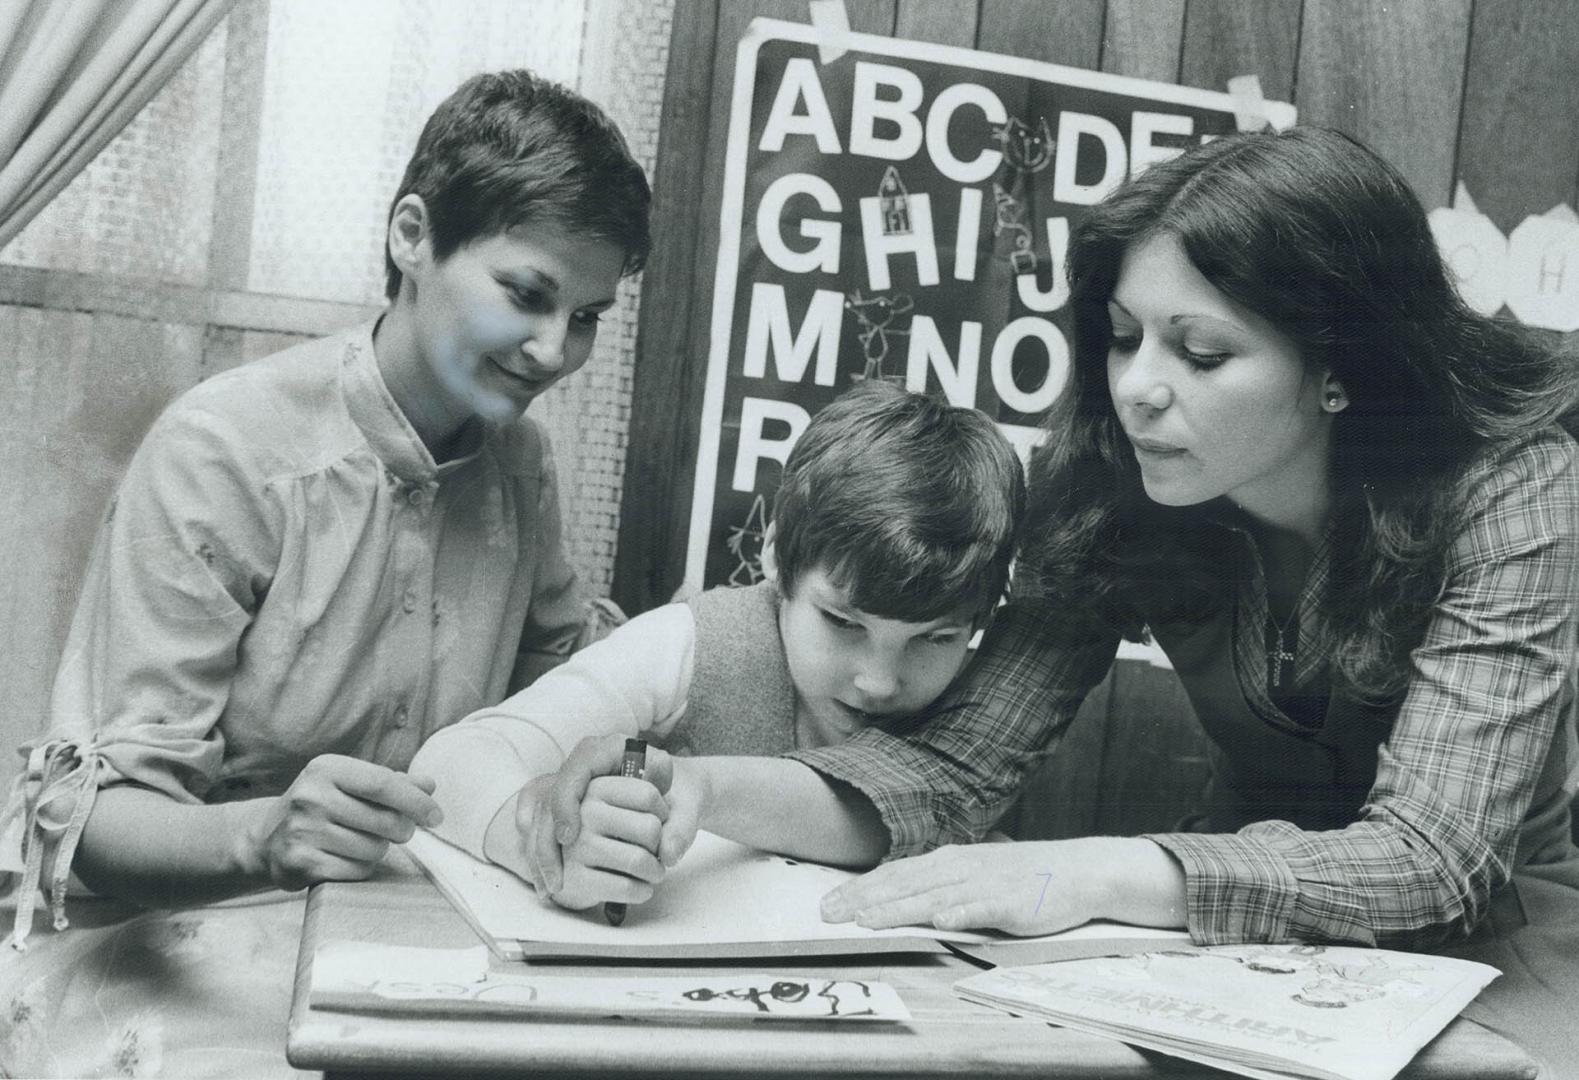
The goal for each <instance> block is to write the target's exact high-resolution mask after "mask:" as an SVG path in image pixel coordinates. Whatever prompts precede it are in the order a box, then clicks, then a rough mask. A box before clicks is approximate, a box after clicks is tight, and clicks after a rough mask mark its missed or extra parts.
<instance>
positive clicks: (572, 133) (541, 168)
mask: <svg viewBox="0 0 1579 1080" xmlns="http://www.w3.org/2000/svg"><path fill="white" fill-rule="evenodd" d="M407 195H418V196H421V198H422V202H423V205H424V206H425V207H426V208H427V214H428V228H429V230H430V235H431V237H432V244H433V256H434V258H435V259H437V260H439V261H442V260H444V259H446V258H448V257H449V256H450V255H452V254H454V253H455V251H456V250H458V249H459V248H460V247H462V246H463V245H465V244H467V243H470V242H471V241H473V240H478V239H485V238H487V237H490V236H495V235H498V234H499V233H502V232H504V231H506V230H507V229H510V228H513V227H515V226H517V225H524V224H528V223H534V222H535V223H543V224H551V225H557V226H560V227H562V228H566V229H569V230H571V231H573V232H576V233H582V234H585V235H586V236H588V237H590V238H594V239H597V240H606V241H608V242H610V243H612V244H614V245H615V246H617V247H619V248H620V249H621V250H622V251H624V252H625V272H626V273H627V274H631V273H635V272H636V271H638V270H640V269H641V268H642V266H643V265H644V264H645V262H646V260H647V251H648V247H649V244H650V237H649V225H648V214H649V209H650V206H651V202H652V194H651V191H650V189H649V188H648V186H647V177H646V175H645V174H644V173H643V172H642V168H641V166H640V165H639V164H637V163H636V160H635V159H634V158H633V157H631V153H630V150H629V149H628V148H627V147H626V145H625V139H624V137H623V136H622V135H621V134H620V132H619V128H617V127H615V125H614V122H613V121H612V120H610V119H609V118H608V116H607V115H605V114H604V112H603V110H601V109H599V108H598V107H597V106H596V105H594V104H593V103H592V102H590V101H588V100H587V99H586V98H584V97H582V96H581V95H580V94H577V93H575V92H574V91H572V90H567V89H566V88H565V87H563V86H560V85H559V84H558V83H554V82H550V81H548V80H547V79H541V78H539V77H537V76H536V75H533V74H532V73H531V72H529V71H500V72H494V73H491V74H484V75H475V76H473V77H472V78H470V79H467V80H466V81H465V82H464V83H462V84H461V85H460V87H459V88H458V89H457V90H456V91H455V92H454V93H452V94H451V95H450V96H449V97H447V98H445V99H444V101H442V102H441V103H440V104H439V106H438V108H436V109H435V110H433V115H432V116H430V117H429V118H428V122H427V124H426V125H424V126H423V129H422V135H421V137H420V138H418V140H417V148H416V150H414V151H413V152H412V155H411V160H410V162H408V163H407V165H406V174H405V176H404V177H403V178H402V179H401V181H400V187H399V189H397V190H396V192H395V197H394V199H393V200H391V202H390V207H389V216H390V218H393V216H394V212H395V206H396V205H397V204H398V203H399V202H400V200H401V199H403V198H405V197H406V196H407ZM400 278H401V273H400V269H399V268H398V267H397V266H395V263H394V260H393V259H391V258H390V257H389V253H388V252H387V251H386V252H385V254H384V292H385V294H386V295H387V296H388V297H389V299H391V300H393V299H394V298H395V297H396V296H397V295H398V294H399V292H400Z"/></svg>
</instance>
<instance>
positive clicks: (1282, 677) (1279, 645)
mask: <svg viewBox="0 0 1579 1080" xmlns="http://www.w3.org/2000/svg"><path fill="white" fill-rule="evenodd" d="M1266 629H1267V649H1266V684H1267V690H1268V691H1269V692H1276V691H1284V692H1286V691H1289V690H1292V689H1293V687H1294V674H1295V666H1294V665H1295V659H1296V658H1295V653H1294V650H1295V649H1297V648H1298V647H1299V604H1298V603H1295V605H1294V609H1293V610H1292V611H1290V612H1289V613H1288V618H1287V619H1286V620H1285V621H1284V623H1283V625H1282V626H1279V625H1278V624H1277V620H1276V619H1274V618H1273V617H1272V605H1271V602H1270V601H1269V602H1268V603H1267V612H1266ZM1290 631H1292V634H1291V633H1290Z"/></svg>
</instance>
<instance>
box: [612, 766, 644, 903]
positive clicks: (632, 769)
mask: <svg viewBox="0 0 1579 1080" xmlns="http://www.w3.org/2000/svg"><path fill="white" fill-rule="evenodd" d="M646 771H647V743H646V741H645V740H642V739H626V740H625V756H624V757H623V758H621V759H620V775H621V776H631V777H635V778H636V779H637V780H640V779H641V778H642V774H643V773H645V772H646ZM603 917H604V918H605V919H607V920H608V921H609V925H610V926H618V925H619V924H620V923H622V922H624V921H625V905H624V904H622V903H620V902H619V901H618V900H610V901H608V902H607V903H605V904H604V905H603Z"/></svg>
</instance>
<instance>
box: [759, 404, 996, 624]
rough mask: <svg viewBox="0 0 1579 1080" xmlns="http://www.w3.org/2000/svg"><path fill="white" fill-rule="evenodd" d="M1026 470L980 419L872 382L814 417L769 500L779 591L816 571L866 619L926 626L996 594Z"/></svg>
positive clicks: (981, 606)
mask: <svg viewBox="0 0 1579 1080" xmlns="http://www.w3.org/2000/svg"><path fill="white" fill-rule="evenodd" d="M1024 509H1025V476H1024V471H1023V469H1022V467H1021V465H1020V461H1019V458H1017V457H1016V456H1015V453H1014V450H1013V449H1012V448H1011V447H1010V445H1009V442H1008V440H1007V439H1005V438H1004V436H1003V435H1002V433H1001V432H999V431H998V429H997V428H996V427H995V426H994V425H993V422H992V421H991V420H989V419H988V418H987V416H986V415H985V414H983V413H981V412H979V411H977V410H975V409H968V408H962V407H959V406H954V405H949V404H947V403H946V402H942V401H938V400H936V399H934V398H931V397H928V396H926V395H923V394H914V393H909V392H907V391H905V390H902V389H900V388H899V387H897V386H895V385H893V384H891V383H887V382H883V381H880V380H869V381H867V382H864V383H861V384H859V385H857V386H856V387H855V388H854V389H852V390H850V391H848V392H846V393H845V394H843V395H841V396H840V397H838V398H836V399H835V400H834V401H833V402H831V403H830V404H829V405H827V406H826V407H824V408H823V409H822V410H821V411H820V412H818V413H817V414H816V416H814V417H813V418H812V421H811V423H810V424H809V425H808V426H807V428H806V430H805V432H804V433H803V434H802V435H801V437H800V439H799V440H798V441H797V442H796V443H795V446H794V449H792V450H791V451H790V455H789V460H788V461H787V462H786V463H785V466H784V478H783V481H782V482H781V483H780V486H779V491H778V496H777V498H776V499H775V500H774V504H773V523H774V537H775V538H774V554H775V557H776V562H777V564H778V575H779V578H778V580H779V588H780V589H781V590H782V591H783V593H784V595H786V596H790V595H793V594H794V590H795V583H796V580H797V579H798V578H799V576H800V575H801V574H803V573H806V572H807V571H809V570H811V569H813V568H816V567H821V568H822V569H823V570H824V571H825V572H826V573H827V574H828V575H829V577H830V579H831V580H832V581H833V582H834V583H835V584H837V585H838V586H840V587H841V588H843V589H845V590H847V591H848V593H849V597H850V603H851V604H852V605H854V606H855V607H856V608H858V609H860V610H861V611H863V612H866V613H867V614H870V615H876V616H878V617H880V618H888V619H899V620H903V621H905V622H930V621H931V620H933V619H938V618H942V617H943V616H945V615H948V614H949V613H951V612H953V611H956V610H958V609H959V608H960V607H961V606H962V605H969V606H970V608H971V609H972V611H973V612H974V617H973V621H974V622H975V623H976V624H977V625H980V624H981V623H983V622H984V621H985V620H986V617H987V616H988V615H989V614H991V612H992V609H993V608H994V607H995V606H996V605H997V603H998V601H999V599H1000V598H1001V597H1002V596H1003V591H1004V588H1005V586H1006V585H1007V583H1008V576H1009V564H1010V561H1011V560H1012V559H1013V556H1014V544H1015V540H1016V537H1017V533H1018V530H1019V524H1020V518H1021V516H1022V514H1023V512H1024Z"/></svg>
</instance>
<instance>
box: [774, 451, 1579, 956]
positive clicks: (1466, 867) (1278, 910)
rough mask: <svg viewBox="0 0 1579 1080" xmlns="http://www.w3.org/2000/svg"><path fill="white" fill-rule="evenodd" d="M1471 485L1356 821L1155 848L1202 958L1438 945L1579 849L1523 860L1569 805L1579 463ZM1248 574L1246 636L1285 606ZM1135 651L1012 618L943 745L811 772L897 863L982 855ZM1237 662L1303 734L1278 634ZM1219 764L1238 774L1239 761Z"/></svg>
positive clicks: (1321, 643)
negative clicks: (1288, 945)
mask: <svg viewBox="0 0 1579 1080" xmlns="http://www.w3.org/2000/svg"><path fill="white" fill-rule="evenodd" d="M1473 470H1474V473H1475V474H1476V475H1475V476H1474V477H1473V481H1474V482H1473V486H1472V491H1473V494H1472V495H1471V497H1470V499H1469V501H1468V505H1467V506H1466V507H1465V510H1464V519H1465V526H1464V528H1463V530H1462V532H1461V533H1460V534H1459V536H1458V538H1457V540H1456V541H1455V542H1454V544H1453V545H1452V548H1451V550H1450V552H1449V556H1448V567H1447V570H1448V579H1447V587H1446V588H1445V590H1444V591H1443V593H1442V596H1441V599H1440V600H1439V601H1438V603H1437V607H1436V610H1435V612H1434V613H1433V615H1432V617H1431V619H1430V622H1429V624H1428V626H1427V629H1426V633H1425V637H1424V640H1423V641H1422V643H1421V644H1420V646H1419V647H1418V648H1416V649H1415V651H1414V653H1413V655H1412V664H1413V672H1412V675H1411V679H1410V683H1409V687H1408V691H1407V693H1406V695H1405V696H1404V698H1403V700H1402V702H1401V704H1400V706H1399V707H1398V710H1397V713H1396V715H1395V716H1394V718H1393V719H1392V722H1391V731H1390V733H1389V735H1388V737H1387V738H1386V739H1385V741H1383V743H1382V744H1381V746H1380V748H1379V751H1378V760H1377V770H1376V780H1375V783H1374V786H1373V787H1372V788H1371V791H1370V794H1369V796H1368V798H1367V799H1366V801H1365V804H1364V806H1363V807H1362V808H1361V810H1360V812H1359V815H1358V817H1357V820H1355V821H1354V822H1352V823H1351V824H1349V825H1348V826H1347V827H1346V828H1342V829H1337V830H1330V831H1323V832H1310V831H1304V830H1301V829H1299V828H1297V827H1295V826H1294V825H1292V824H1290V823H1288V822H1286V821H1263V822H1258V823H1255V824H1252V825H1249V826H1248V827H1246V828H1244V829H1241V830H1240V831H1239V832H1237V833H1232V834H1216V835H1211V834H1193V833H1169V834H1160V835H1154V836H1152V837H1150V838H1151V839H1152V840H1154V841H1156V842H1157V843H1159V844H1161V845H1162V846H1163V847H1164V848H1166V849H1167V850H1169V851H1170V852H1172V853H1173V854H1174V855H1175V856H1176V857H1177V858H1178V859H1179V860H1180V862H1181V863H1182V864H1183V867H1184V870H1185V874H1186V878H1187V883H1188V884H1187V888H1188V898H1189V906H1188V923H1189V928H1190V932H1191V934H1192V936H1193V937H1194V939H1195V940H1196V941H1197V942H1199V943H1203V944H1215V943H1226V942H1243V941H1286V940H1325V941H1346V942H1358V943H1363V944H1368V945H1370V944H1375V945H1383V946H1390V947H1411V946H1420V945H1424V944H1429V943H1432V942H1435V941H1438V940H1441V939H1442V938H1443V937H1445V936H1448V935H1451V934H1455V933H1457V934H1462V933H1467V932H1468V930H1470V929H1471V928H1473V927H1474V925H1475V924H1476V923H1477V922H1478V921H1479V918H1480V916H1481V915H1482V914H1483V913H1484V911H1485V908H1486V905H1487V903H1488V898H1489V896H1490V894H1491V892H1492V891H1493V890H1495V889H1496V888H1497V887H1499V886H1501V885H1502V884H1504V883H1505V882H1506V881H1507V880H1508V878H1509V876H1510V874H1511V873H1512V869H1513V868H1514V867H1515V866H1516V865H1519V863H1520V860H1521V859H1522V858H1527V857H1528V855H1529V852H1530V849H1531V848H1534V847H1538V846H1539V843H1538V842H1539V841H1540V840H1542V839H1549V840H1551V841H1552V842H1553V843H1559V844H1564V845H1566V843H1567V839H1566V836H1562V837H1559V836H1557V832H1558V831H1562V832H1564V833H1565V832H1566V829H1567V822H1566V818H1565V816H1564V815H1561V814H1555V815H1552V817H1553V820H1548V821H1547V825H1548V826H1550V827H1549V828H1547V829H1546V832H1547V833H1550V834H1551V835H1550V836H1549V837H1548V836H1546V835H1545V834H1543V835H1542V836H1540V837H1536V836H1532V835H1525V836H1524V837H1523V840H1524V845H1523V847H1522V848H1521V846H1520V840H1521V831H1523V830H1522V826H1523V823H1524V818H1525V815H1526V812H1527V811H1528V810H1529V809H1530V807H1531V802H1532V799H1534V798H1537V797H1539V799H1540V801H1541V804H1542V805H1543V806H1547V807H1556V806H1558V805H1559V804H1560V802H1561V801H1562V800H1563V799H1565V798H1566V794H1565V793H1564V792H1562V791H1560V790H1559V789H1558V785H1559V783H1560V782H1561V781H1563V779H1564V777H1565V775H1566V773H1567V771H1568V770H1569V769H1570V768H1571V767H1572V766H1573V765H1574V763H1575V760H1576V759H1575V756H1574V752H1573V747H1574V736H1573V727H1574V698H1573V684H1572V678H1571V676H1572V674H1573V670H1574V655H1575V610H1576V601H1579V468H1576V448H1575V446H1574V443H1573V441H1572V440H1571V439H1570V438H1569V437H1568V436H1567V435H1566V434H1564V433H1563V432H1561V431H1560V430H1558V429H1555V428H1553V429H1550V430H1549V431H1545V432H1542V433H1540V434H1538V435H1535V436H1532V437H1530V438H1528V439H1526V440H1523V441H1520V442H1518V443H1516V444H1513V445H1511V446H1508V447H1505V448H1502V449H1501V450H1500V451H1499V452H1497V453H1495V454H1488V455H1487V456H1486V457H1485V458H1484V459H1483V460H1482V461H1480V462H1478V463H1477V464H1476V465H1474V466H1473ZM1250 565H1251V568H1252V572H1251V573H1249V574H1247V575H1245V577H1244V578H1243V579H1242V580H1241V581H1240V582H1239V595H1238V597H1237V598H1236V600H1237V604H1238V608H1239V612H1240V618H1238V619H1236V623H1237V625H1240V626H1249V627H1258V628H1259V627H1262V626H1265V612H1266V592H1265V585H1264V582H1263V581H1262V579H1261V575H1260V573H1259V571H1258V570H1257V569H1256V567H1255V564H1254V562H1253V561H1252V562H1251V564H1250ZM1329 566H1330V559H1329V552H1327V551H1326V549H1325V547H1323V548H1322V549H1320V550H1318V552H1317V553H1316V563H1315V566H1314V568H1313V570H1312V572H1311V573H1310V575H1309V577H1308V579H1307V582H1306V587H1305V588H1306V598H1305V601H1304V602H1302V604H1301V608H1302V610H1303V611H1306V612H1309V613H1310V614H1309V615H1308V616H1307V617H1306V618H1304V619H1302V622H1301V627H1300V646H1299V648H1298V650H1297V652H1298V654H1299V655H1300V657H1301V665H1300V671H1299V673H1298V676H1297V678H1296V681H1297V682H1298V683H1300V684H1302V685H1301V688H1302V689H1307V688H1308V687H1309V684H1310V681H1311V680H1325V678H1326V662H1325V658H1326V657H1327V656H1328V655H1330V651H1331V647H1332V644H1333V637H1332V634H1331V631H1330V628H1329V627H1327V626H1326V625H1325V623H1324V622H1323V621H1322V620H1321V618H1320V616H1319V614H1317V613H1316V609H1317V607H1318V605H1317V604H1315V603H1312V602H1310V601H1311V600H1313V599H1314V598H1316V597H1319V596H1320V595H1321V594H1322V593H1323V592H1324V591H1325V589H1326V584H1327V578H1328V572H1329ZM1246 615H1248V616H1249V617H1248V618H1245V617H1244V616H1246ZM1116 646H1117V641H1116V639H1109V640H1089V639H1083V640H1076V639H1072V638H1071V637H1070V634H1069V632H1067V631H1066V630H1064V628H1063V627H1062V626H1061V622H1060V619H1059V617H1058V613H1057V611H1056V610H1053V609H1052V606H1051V605H1050V604H1049V603H1046V602H1037V603H1031V602H1015V603H1011V604H1009V605H1008V606H1006V607H1005V608H1003V609H1002V610H1000V612H999V613H998V616H997V618H996V619H995V620H994V623H993V625H992V627H991V629H990V630H989V632H988V634H987V636H986V638H985V640H984V641H983V642H982V646H981V648H980V650H979V651H978V654H977V656H976V658H975V659H974V660H973V661H972V664H971V666H970V667H969V668H968V669H967V671H966V672H965V674H964V675H963V676H962V678H961V679H960V680H959V683H958V684H957V685H956V686H955V687H954V688H952V689H951V690H950V692H949V694H948V695H947V696H946V697H945V698H944V699H943V700H942V701H941V702H940V703H939V705H938V706H936V707H934V709H933V710H932V712H931V713H930V714H929V718H928V722H927V723H926V724H925V726H923V727H921V728H919V729H918V730H916V731H914V732H911V733H909V734H890V733H885V732H882V731H878V730H867V731H864V732H862V733H860V734H859V735H857V736H856V737H855V738H854V739H852V740H851V741H850V742H848V743H846V744H844V745H843V746H840V747H829V748H824V749H821V750H813V751H803V752H800V753H798V754H797V755H796V756H797V757H798V758H799V759H800V760H802V761H804V762H806V763H807V764H809V765H811V766H812V767H814V768H816V769H818V770H819V771H821V772H823V773H824V774H826V775H829V776H832V777H836V778H838V779H840V780H842V781H844V782H846V783H849V784H851V785H853V786H855V787H856V788H858V789H859V790H861V791H862V792H863V793H865V794H866V795H867V796H868V797H869V798H870V799H871V800H872V801H873V803H874V804H875V805H876V807H877V808H878V810H879V812H880V813H881V814H882V817H883V820H884V822H885V824H886V825H887V826H888V828H889V831H890V835H891V838H892V846H891V849H890V853H889V854H890V857H898V856H902V855H910V854H915V853H917V852H920V851H924V850H927V849H929V848H931V847H935V846H938V845H941V844H946V843H954V842H969V841H974V840H977V839H979V838H980V837H981V836H982V835H983V834H984V833H985V831H986V830H987V829H989V828H990V827H991V826H992V825H993V823H994V822H996V821H997V819H998V817H999V816H1001V814H1002V813H1003V812H1004V811H1005V810H1006V809H1007V808H1008V806H1009V804H1010V803H1011V802H1012V800H1013V798H1014V796H1015V795H1016V793H1017V792H1018V790H1019V787H1020V784H1021V782H1022V781H1023V779H1024V778H1025V776H1026V774H1027V772H1028V771H1029V770H1030V769H1032V768H1034V767H1035V766H1036V764H1037V763H1038V762H1039V761H1041V760H1042V758H1044V757H1045V756H1046V755H1047V754H1048V753H1050V752H1051V750H1052V748H1053V746H1054V745H1055V744H1056V742H1057V739H1058V737H1059V736H1060V735H1062V733H1063V731H1064V730H1065V728H1067V726H1068V724H1069V722H1070V721H1071V720H1072V719H1073V717H1074V714H1075V710H1076V709H1077V708H1078V707H1079V704H1080V702H1081V701H1082V700H1083V699H1084V697H1085V695H1086V692H1087V691H1088V690H1089V689H1090V688H1091V687H1092V686H1093V685H1095V683H1096V682H1097V681H1098V680H1100V679H1101V677H1102V675H1103V674H1104V672H1105V671H1106V670H1107V668H1108V666H1109V664H1110V663H1111V661H1112V658H1113V655H1114V651H1115V649H1116ZM1233 647H1234V649H1235V665H1234V667H1235V669H1236V670H1237V672H1238V673H1239V688H1238V689H1239V692H1240V693H1242V694H1244V695H1245V700H1246V703H1247V705H1248V706H1249V707H1250V710H1251V711H1252V712H1253V713H1254V714H1255V715H1256V716H1257V717H1259V718H1261V719H1262V720H1263V722H1266V723H1272V724H1277V723H1282V724H1283V725H1284V726H1285V727H1286V726H1287V724H1288V722H1287V720H1286V719H1284V718H1282V717H1281V714H1280V713H1278V712H1277V709H1276V707H1275V706H1274V705H1273V704H1272V703H1271V701H1270V699H1269V698H1268V697H1267V694H1266V689H1265V685H1264V680H1265V672H1266V645H1265V640H1264V637H1263V635H1262V634H1260V633H1236V634H1235V635H1234V646H1233ZM1316 689H1317V690H1318V691H1319V689H1320V687H1319V685H1317V687H1316ZM1218 751H1219V753H1221V754H1223V755H1225V756H1226V757H1228V758H1230V759H1231V758H1232V755H1233V753H1234V751H1235V747H1233V746H1219V747H1218ZM1549 758H1550V759H1551V760H1548V759H1549ZM1538 789H1539V790H1538Z"/></svg>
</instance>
